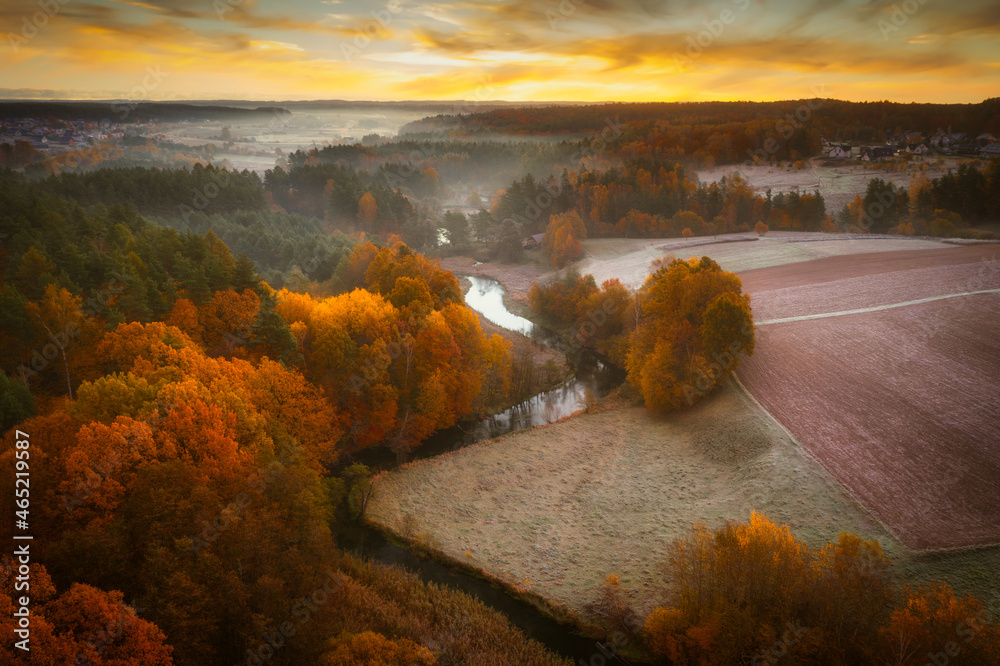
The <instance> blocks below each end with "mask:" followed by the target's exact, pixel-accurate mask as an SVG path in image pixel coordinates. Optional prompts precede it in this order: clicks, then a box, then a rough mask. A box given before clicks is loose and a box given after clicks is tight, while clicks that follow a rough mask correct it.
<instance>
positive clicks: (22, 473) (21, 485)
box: [14, 430, 31, 528]
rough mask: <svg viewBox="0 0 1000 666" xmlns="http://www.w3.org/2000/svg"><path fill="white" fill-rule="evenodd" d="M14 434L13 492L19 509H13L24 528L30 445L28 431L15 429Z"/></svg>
mask: <svg viewBox="0 0 1000 666" xmlns="http://www.w3.org/2000/svg"><path fill="white" fill-rule="evenodd" d="M16 434H17V441H16V442H15V446H16V447H17V452H16V453H15V457H16V458H17V462H16V463H15V464H14V467H15V469H16V473H15V476H16V477H17V480H16V481H15V482H14V485H15V488H16V490H15V491H14V494H15V496H16V497H17V499H16V500H15V503H16V504H17V508H18V509H19V510H18V511H15V512H14V514H15V515H16V516H17V517H18V520H19V521H24V522H23V523H20V522H19V523H18V524H19V525H21V524H23V525H24V528H27V524H26V523H27V522H28V504H29V501H28V498H29V490H28V486H29V481H30V479H29V474H30V472H29V470H28V458H30V453H29V451H28V449H29V448H30V447H31V444H30V443H29V442H28V433H26V432H21V431H20V430H17V431H16ZM22 438H23V439H22Z"/></svg>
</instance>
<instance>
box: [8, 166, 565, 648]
mask: <svg viewBox="0 0 1000 666" xmlns="http://www.w3.org/2000/svg"><path fill="white" fill-rule="evenodd" d="M147 175H148V174H142V173H141V172H130V171H110V172H107V173H101V172H95V173H94V174H89V176H90V180H89V181H86V182H85V184H83V185H81V183H80V181H79V180H75V179H73V178H56V179H50V180H48V181H45V182H43V183H37V182H28V181H25V180H24V179H23V178H21V177H19V176H16V175H13V174H6V175H5V179H6V180H5V187H4V188H2V194H0V196H2V197H3V198H4V201H3V211H4V212H3V218H2V228H3V230H4V233H5V234H7V236H5V237H4V243H3V250H4V252H3V255H2V275H3V290H2V293H0V298H2V299H3V307H2V309H0V312H2V317H3V322H2V325H0V330H2V334H3V340H2V349H3V352H4V356H3V359H2V364H3V373H2V374H0V384H2V386H3V389H4V392H3V400H2V402H0V408H2V411H0V419H2V422H0V426H2V428H3V429H4V431H5V432H6V433H7V436H5V439H4V443H3V451H2V453H0V457H2V458H3V460H4V464H6V465H14V462H15V459H16V460H17V461H18V462H19V464H20V463H24V464H29V463H30V468H31V470H32V475H33V477H34V478H33V479H32V481H33V483H32V485H31V490H32V491H33V492H32V493H31V495H30V497H31V500H32V501H31V510H30V515H29V514H26V515H29V517H30V524H31V525H32V530H33V532H34V533H35V534H37V535H38V537H39V539H40V541H39V542H37V543H38V544H39V546H38V549H37V550H34V551H33V556H34V557H35V558H36V559H34V560H33V565H34V566H33V567H32V576H33V578H32V585H33V588H32V602H33V604H35V605H34V606H33V609H32V613H33V618H34V634H33V636H34V638H33V641H34V642H33V644H32V653H33V663H51V664H64V663H91V664H118V663H135V662H136V661H137V660H141V661H144V662H149V663H154V664H169V663H175V664H205V663H225V664H231V663H259V662H261V661H268V662H270V663H276V664H280V663H287V664H298V663H331V664H333V663H338V664H340V663H355V661H356V662H357V663H368V662H367V661H366V660H371V659H380V660H382V661H380V662H378V663H414V664H424V663H484V662H492V663H500V662H513V661H518V662H525V663H534V664H550V663H551V664H555V663H561V662H560V660H559V659H558V658H556V657H554V656H552V655H551V653H549V652H547V651H546V650H545V649H543V648H542V647H541V646H540V645H539V644H537V643H535V642H534V641H530V640H526V639H525V638H524V637H523V635H521V634H520V633H519V632H517V631H516V630H515V629H513V628H512V627H511V625H510V624H509V622H508V621H507V620H506V619H505V618H503V617H502V616H500V615H499V614H497V613H496V612H494V611H491V610H488V609H486V608H485V607H483V606H481V605H480V604H479V603H477V602H475V601H473V600H472V599H471V598H470V597H468V596H467V595H465V594H462V593H459V592H453V591H449V590H446V589H443V588H439V587H436V586H433V585H426V584H424V583H422V582H421V581H420V580H419V579H417V578H416V577H415V576H413V575H412V574H406V573H404V572H402V571H399V570H396V569H392V568H388V567H385V566H382V565H377V564H370V563H366V562H363V561H361V560H359V559H357V558H356V557H355V556H353V555H350V554H347V553H345V552H342V551H340V550H338V549H337V547H336V543H335V538H334V535H335V534H336V531H337V529H338V527H337V526H338V524H339V523H340V522H342V521H346V520H350V518H349V517H348V516H349V515H352V514H354V513H355V511H356V510H357V507H358V503H359V501H358V500H359V497H362V496H363V495H364V492H365V490H364V489H365V488H366V487H367V484H368V483H369V481H368V479H369V477H370V472H369V471H368V469H367V468H366V467H365V466H364V465H361V464H356V463H352V462H351V460H352V457H353V456H354V454H356V453H357V452H359V451H361V450H363V449H365V448H366V447H372V446H383V447H388V448H390V449H391V450H392V451H394V452H396V454H397V455H399V456H400V457H404V456H405V454H406V452H407V451H408V450H409V449H410V448H411V447H412V446H414V445H415V444H417V443H419V442H420V441H421V440H422V439H424V438H426V437H427V435H428V434H430V433H431V432H433V431H435V430H438V429H440V428H445V427H448V426H450V425H452V424H454V423H455V422H456V421H457V420H458V419H462V418H467V417H469V416H472V415H475V414H478V413H481V412H483V411H488V412H491V411H493V410H496V409H498V408H500V407H502V406H503V405H507V404H510V403H511V402H516V401H519V400H520V399H521V398H520V397H517V396H514V395H512V393H511V392H512V391H513V390H514V389H513V387H512V384H511V377H512V372H511V367H512V358H511V347H510V343H509V342H507V341H506V340H503V339H501V338H500V337H499V336H495V335H494V336H492V337H486V336H485V335H484V334H483V332H482V330H481V328H480V326H479V322H478V319H477V318H476V316H475V314H474V313H473V312H472V311H471V310H469V309H468V308H467V307H466V306H465V305H464V303H463V301H462V297H461V292H460V290H459V288H458V283H457V281H456V279H455V278H454V276H452V275H451V274H450V273H448V272H446V271H443V270H441V269H440V268H438V267H437V265H436V263H435V262H434V261H432V260H429V259H427V258H425V257H423V256H421V255H419V254H417V253H415V252H413V251H411V250H410V249H409V248H408V247H407V246H406V245H404V244H403V243H402V242H401V241H399V240H396V241H393V242H392V243H388V244H386V243H382V242H381V241H378V244H375V243H372V242H367V241H366V242H361V243H357V242H352V243H350V244H349V245H348V244H345V252H344V254H343V257H342V260H341V261H338V262H336V268H337V269H338V271H339V272H338V282H337V284H339V285H342V287H340V288H337V289H336V290H335V293H333V292H331V293H329V294H328V295H327V294H321V293H319V292H316V295H315V296H313V295H310V294H309V293H306V292H295V291H289V290H287V289H282V290H280V291H275V290H274V289H272V288H271V287H270V286H269V285H267V284H266V283H265V282H263V281H262V280H261V279H260V277H259V275H258V273H257V272H256V269H255V267H254V264H253V262H252V261H251V260H250V259H249V258H248V257H246V256H245V255H239V256H235V257H234V256H233V254H232V253H231V252H230V250H229V248H227V247H226V245H225V244H224V243H223V242H222V241H221V240H220V239H219V237H218V236H216V235H215V234H214V233H213V232H211V231H207V232H205V233H202V234H198V233H193V232H191V231H177V230H174V229H167V228H163V227H158V226H155V225H153V224H152V223H150V222H149V221H148V220H146V219H145V218H144V217H143V215H142V214H140V213H139V212H138V211H137V210H136V208H135V207H133V206H132V205H130V204H132V203H136V204H138V205H139V207H142V208H144V209H146V210H150V211H158V210H162V208H163V204H161V203H160V202H161V201H168V200H169V194H160V195H159V196H161V197H162V198H158V196H157V194H156V187H155V185H154V186H150V188H149V197H148V198H145V199H143V200H142V201H133V200H130V199H129V198H128V197H129V194H128V193H129V191H130V190H129V189H128V188H129V185H130V183H133V182H135V181H134V179H135V178H136V177H139V178H140V179H141V178H142V177H145V176H147ZM199 177H204V178H206V179H207V178H209V175H206V174H193V175H192V173H185V172H181V173H177V174H168V175H166V176H162V177H161V180H159V181H157V183H159V184H160V185H162V186H163V187H164V188H165V189H164V190H163V192H168V191H169V186H170V183H175V182H177V180H175V179H179V181H180V182H186V184H190V182H191V181H190V180H188V181H184V179H190V178H199ZM252 181H253V179H251V182H252ZM116 182H117V183H118V185H119V186H120V187H117V188H116V186H115V183H116ZM140 182H141V181H140ZM198 182H205V181H198ZM234 182H240V181H239V180H238V178H236V177H234ZM105 183H106V184H108V185H107V187H108V188H109V189H107V190H105V189H102V188H103V187H104V184H105ZM112 191H118V192H121V193H122V194H123V198H124V201H125V202H126V203H117V204H115V205H113V206H110V207H107V206H106V205H105V200H104V199H103V198H104V197H105V196H108V197H110V196H111V194H110V192H112ZM257 191H258V193H259V194H261V195H263V191H262V189H259V190H257ZM104 193H107V194H104ZM78 196H79V199H78V198H77V197H78ZM227 202H228V200H226V199H221V198H220V202H219V205H220V206H221V207H225V206H229V205H231V204H230V203H227ZM234 212H238V213H240V214H250V213H256V214H259V215H262V216H263V217H262V218H260V219H261V220H262V222H261V224H265V225H266V224H268V221H269V220H276V221H277V223H278V224H284V223H287V220H289V219H295V218H288V217H285V216H290V215H292V214H281V215H279V214H272V213H269V212H268V211H266V210H258V211H249V210H240V211H229V212H228V213H215V214H216V215H227V214H231V213H234ZM271 215H275V217H269V216H271ZM206 219H211V218H206ZM280 231H281V230H280V227H277V228H275V229H271V232H272V233H275V234H280ZM317 270H318V269H317ZM518 390H522V391H524V390H528V391H534V390H537V388H536V387H532V386H528V387H523V386H522V387H520V388H519V389H518ZM19 433H23V435H22V434H19ZM15 435H17V436H15ZM17 442H21V444H17ZM25 443H27V444H25ZM22 466H23V465H22ZM3 483H4V491H5V492H4V497H5V500H4V502H5V505H6V504H8V503H10V502H11V501H12V498H13V497H14V492H13V487H12V483H13V478H12V477H8V476H6V475H5V476H4V482H3ZM8 508H11V509H12V510H13V506H8ZM15 571H16V567H15V563H14V560H12V559H11V558H10V557H9V556H5V558H4V566H3V570H2V576H0V577H2V578H3V579H4V594H3V595H0V606H4V619H3V621H2V623H3V624H4V631H5V633H7V634H10V635H12V632H13V629H14V624H12V623H13V622H14V621H15V620H14V619H13V614H12V613H13V609H14V598H13V597H12V596H11V592H10V591H11V590H12V589H13V588H12V585H11V581H12V580H13V576H14V575H15ZM429 608H431V609H433V611H432V612H428V609H429ZM428 643H430V644H433V645H434V646H435V648H434V652H433V654H432V653H431V652H430V651H429V650H428V648H427V647H426V645H427V644H428ZM12 649H13V648H12V647H11V645H10V644H8V643H5V644H4V646H3V647H2V648H0V650H2V654H3V655H4V661H5V662H6V661H11V663H13V661H12V660H13V659H14V654H13V652H12Z"/></svg>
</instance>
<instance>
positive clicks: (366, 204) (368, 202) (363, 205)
mask: <svg viewBox="0 0 1000 666" xmlns="http://www.w3.org/2000/svg"><path fill="white" fill-rule="evenodd" d="M377 214H378V204H376V203H375V197H373V196H372V193H371V192H365V193H364V196H362V197H361V199H359V200H358V222H360V223H361V224H362V225H364V227H365V228H366V229H371V227H372V224H373V223H374V222H375V216H376V215H377Z"/></svg>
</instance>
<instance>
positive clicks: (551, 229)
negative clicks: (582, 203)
mask: <svg viewBox="0 0 1000 666" xmlns="http://www.w3.org/2000/svg"><path fill="white" fill-rule="evenodd" d="M586 237H587V228H586V227H585V226H584V224H583V220H581V219H580V215H579V214H578V213H577V212H576V211H570V212H569V213H562V214H557V215H553V216H552V217H551V218H549V224H548V226H547V227H546V228H545V235H544V236H543V237H542V250H543V251H544V252H545V255H546V256H547V257H548V258H549V262H550V263H551V264H552V266H553V267H555V268H562V267H563V266H565V265H566V264H567V263H569V262H571V261H576V260H577V259H579V258H580V257H581V256H583V245H581V244H580V241H581V240H583V239H584V238H586Z"/></svg>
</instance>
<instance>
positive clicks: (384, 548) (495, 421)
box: [337, 276, 624, 664]
mask: <svg viewBox="0 0 1000 666" xmlns="http://www.w3.org/2000/svg"><path fill="white" fill-rule="evenodd" d="M468 279H469V280H470V282H471V283H472V286H471V287H470V288H469V291H468V292H467V293H466V295H465V301H466V303H467V304H468V305H469V307H471V308H473V309H474V310H476V311H477V312H479V313H480V314H482V315H483V316H484V317H485V318H486V319H489V320H490V321H491V322H493V323H494V324H497V325H498V326H501V327H503V328H506V329H508V330H512V331H516V332H518V333H522V334H524V335H526V336H529V337H532V338H533V339H534V340H536V341H540V342H541V343H543V344H547V345H550V346H553V347H557V348H558V347H559V345H560V344H561V343H560V341H559V338H558V336H557V335H555V334H553V333H551V332H549V331H545V330H544V329H541V327H539V326H537V325H536V324H534V323H532V322H531V321H529V320H527V319H524V318H523V317H519V316H517V315H515V314H513V313H512V312H510V311H509V310H507V308H506V306H505V305H504V303H503V293H504V291H503V287H502V286H501V285H500V283H499V282H497V281H496V280H492V279H490V278H484V277H475V276H470V277H469V278H468ZM579 356H580V358H579V360H578V361H577V364H576V368H575V371H574V375H573V377H572V378H571V379H569V380H568V381H566V382H564V383H563V384H562V385H560V386H558V387H556V388H554V389H552V390H549V391H544V392H542V393H539V394H538V395H536V396H534V397H532V398H531V399H529V400H526V401H525V402H523V403H521V404H519V405H515V406H514V407H511V408H510V409H507V410H505V411H503V412H500V413H499V414H494V415H493V416H491V417H489V418H487V419H483V420H480V421H477V422H473V423H467V424H462V425H461V426H456V427H453V428H449V429H447V430H443V431H441V432H438V433H437V434H435V435H434V436H433V437H431V438H430V439H428V440H427V441H426V442H424V443H423V444H422V445H421V446H419V447H417V448H416V449H415V450H414V451H413V452H412V454H411V457H412V458H414V459H420V458H429V457H433V456H436V455H439V454H441V453H444V452H446V451H454V450H456V449H459V448H462V447H463V446H468V445H469V444H473V443H475V442H478V441H482V440H484V439H489V438H492V437H496V436H498V435H502V434H505V433H510V432H516V431H518V430H525V429H527V428H533V427H535V426H538V425H544V424H546V423H551V422H553V421H555V420H558V419H560V418H562V417H564V416H568V415H570V414H572V413H573V412H576V411H579V410H581V409H583V408H584V406H585V396H586V395H587V394H588V392H589V393H590V394H592V395H594V396H595V397H599V396H601V395H604V394H605V393H606V392H607V391H609V390H610V389H612V388H614V387H615V386H618V385H619V384H620V383H621V382H622V380H623V377H624V376H623V373H622V371H621V370H619V369H618V368H615V367H613V366H611V365H608V364H606V363H604V362H603V361H601V360H600V359H598V358H597V357H596V356H594V355H591V354H587V353H583V354H580V355H579ZM337 542H338V544H339V545H340V546H341V547H342V548H345V549H347V550H350V551H352V552H354V553H356V554H360V555H362V556H364V557H366V558H368V559H372V560H376V561H378V562H382V563H383V564H398V565H402V566H403V567H405V568H407V569H409V570H411V571H413V572H415V573H416V574H417V575H419V576H420V577H421V579H422V580H424V581H425V582H433V583H436V584H439V585H448V586H450V587H452V588H455V589H459V590H462V591H463V592H465V593H467V594H469V595H471V596H473V597H475V598H477V599H478V600H479V601H481V602H482V603H483V604H485V605H487V606H490V607H491V608H494V609H496V610H498V611H500V612H501V613H503V614H504V615H505V616H506V617H507V618H508V619H509V620H510V621H511V623H512V624H513V625H515V626H516V627H518V628H519V629H521V631H523V632H524V633H525V634H526V635H527V636H528V637H530V638H534V639H535V640H537V641H539V642H540V643H542V644H544V645H545V646H546V647H548V648H549V649H550V650H552V651H553V652H555V653H557V654H559V655H562V656H564V657H568V658H570V659H572V660H573V661H574V662H577V660H583V663H586V664H590V663H591V659H592V658H593V657H595V655H600V654H601V653H600V651H599V650H598V647H597V645H596V644H595V642H594V641H593V640H588V639H586V638H583V637H581V636H579V635H578V634H576V633H574V632H573V631H571V630H570V629H568V628H567V627H565V626H563V625H561V624H559V623H558V622H555V621H554V620H552V619H551V618H549V617H547V616H546V615H544V614H542V613H541V612H540V611H538V609H536V608H535V607H534V606H532V605H530V604H528V603H526V602H523V601H520V600H519V599H515V598H514V597H512V596H511V595H509V594H507V592H506V591H505V590H503V589H502V588H500V587H498V586H495V585H493V584H491V583H489V582H488V581H485V580H483V579H482V578H478V577H476V576H473V575H471V574H468V573H465V572H464V571H460V570H457V569H453V568H451V567H449V566H447V565H445V564H442V563H441V562H438V561H435V560H431V559H428V558H425V557H422V556H420V555H417V554H415V553H413V552H412V551H410V550H408V549H406V548H403V547H400V546H398V545H396V544H394V543H392V542H390V541H389V540H387V539H386V538H385V537H384V536H383V535H382V534H380V533H379V532H377V531H375V530H373V529H371V528H369V527H366V526H363V525H361V524H359V523H353V522H348V523H347V524H344V525H342V526H341V527H340V529H339V531H338V534H337ZM598 661H599V663H608V664H612V663H623V662H615V661H610V660H607V661H604V660H601V659H598Z"/></svg>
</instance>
